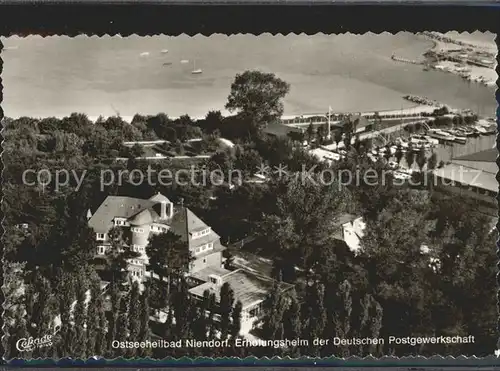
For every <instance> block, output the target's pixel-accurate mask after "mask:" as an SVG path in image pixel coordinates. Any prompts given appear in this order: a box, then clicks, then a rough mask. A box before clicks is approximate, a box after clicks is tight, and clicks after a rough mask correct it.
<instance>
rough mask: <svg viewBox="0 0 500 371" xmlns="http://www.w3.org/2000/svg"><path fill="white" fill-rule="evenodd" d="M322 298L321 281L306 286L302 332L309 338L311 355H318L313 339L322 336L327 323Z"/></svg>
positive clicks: (323, 291) (322, 288)
mask: <svg viewBox="0 0 500 371" xmlns="http://www.w3.org/2000/svg"><path fill="white" fill-rule="evenodd" d="M324 299H325V286H324V285H323V284H322V283H319V282H316V283H313V284H309V285H308V286H307V287H306V299H305V303H304V305H305V309H304V311H303V313H304V315H305V318H304V319H305V324H304V332H305V334H307V337H308V339H309V344H310V347H309V352H310V354H311V355H312V356H318V355H319V353H320V349H319V348H318V346H317V345H313V341H314V339H318V338H322V337H323V332H324V331H325V326H326V323H327V322H326V321H327V317H326V313H327V312H326V310H325V302H324Z"/></svg>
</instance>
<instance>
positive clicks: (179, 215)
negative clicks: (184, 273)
mask: <svg viewBox="0 0 500 371" xmlns="http://www.w3.org/2000/svg"><path fill="white" fill-rule="evenodd" d="M170 227H171V231H172V232H174V233H175V234H177V235H179V236H180V237H181V241H184V242H187V243H188V245H189V248H194V247H197V246H200V245H203V244H206V243H207V242H210V241H214V240H216V239H218V238H220V237H219V235H218V234H217V233H215V232H214V231H211V232H210V234H208V235H206V236H203V237H202V238H197V239H194V240H193V239H192V238H191V234H192V233H194V232H199V231H202V230H204V229H207V228H209V226H208V225H206V224H205V222H203V221H202V220H201V219H200V218H198V217H197V216H196V215H195V214H194V213H193V212H192V211H191V210H189V209H188V208H187V207H180V208H179V209H177V210H176V211H175V212H174V216H173V218H172V221H171V223H170Z"/></svg>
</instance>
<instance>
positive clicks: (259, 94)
mask: <svg viewBox="0 0 500 371" xmlns="http://www.w3.org/2000/svg"><path fill="white" fill-rule="evenodd" d="M289 91H290V85H289V84H288V83H286V82H285V81H283V80H281V79H280V78H278V77H276V76H275V75H274V74H272V73H264V72H260V71H245V72H244V73H242V74H237V75H236V77H235V79H234V82H233V83H232V84H231V93H230V94H229V97H228V101H227V103H226V109H228V110H229V111H230V112H233V111H235V110H239V111H240V114H242V115H243V116H247V117H250V118H251V119H252V120H253V121H254V123H255V124H257V125H263V124H267V123H269V122H271V121H273V120H276V119H279V118H280V117H281V115H282V114H283V102H282V99H283V98H284V97H285V96H286V94H287V93H288V92H289Z"/></svg>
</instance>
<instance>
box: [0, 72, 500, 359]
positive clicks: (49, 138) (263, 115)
mask: <svg viewBox="0 0 500 371" xmlns="http://www.w3.org/2000/svg"><path fill="white" fill-rule="evenodd" d="M289 89H290V87H289V85H288V84H287V83H286V82H284V81H282V80H280V79H279V78H277V77H276V76H274V75H273V74H264V73H260V72H257V71H247V72H244V73H242V74H239V75H237V76H236V78H235V80H234V83H233V84H232V86H231V94H230V96H229V97H228V102H227V108H228V109H229V110H231V111H232V112H234V115H232V116H228V117H223V116H222V115H221V114H220V112H209V113H208V114H207V116H206V118H205V119H203V120H196V121H195V120H192V119H191V118H190V117H189V116H187V115H186V116H183V117H180V118H177V119H171V118H169V117H168V116H167V115H166V114H158V115H154V116H144V115H139V114H138V115H136V116H135V117H134V118H133V120H132V122H131V123H127V122H125V121H123V120H122V119H121V118H120V117H109V118H100V119H99V120H97V121H96V122H91V121H90V120H89V119H88V118H87V116H86V115H85V114H81V113H74V114H72V115H70V116H68V117H65V118H53V117H52V118H51V117H49V118H41V119H40V118H29V117H22V118H18V119H9V118H4V120H3V127H4V130H3V136H4V142H3V146H4V154H3V162H4V172H3V180H4V182H3V192H4V199H3V203H2V208H3V209H2V210H3V213H4V216H5V219H4V223H3V227H4V230H5V233H4V235H3V245H4V295H5V303H4V309H5V311H4V315H3V321H4V326H5V327H4V329H5V333H6V336H4V338H3V346H4V348H5V350H6V358H15V357H22V358H30V357H34V358H36V357H56V358H60V357H68V356H71V357H76V358H82V359H86V358H89V357H95V356H98V357H106V358H115V357H126V358H131V357H145V356H150V357H154V358H164V357H167V356H172V357H182V356H185V355H186V356H189V357H195V356H210V357H218V356H238V357H244V356H250V355H253V356H257V357H260V356H273V355H279V356H285V355H289V356H291V357H297V356H300V355H307V356H321V357H325V356H330V355H335V356H341V357H346V356H349V355H359V356H365V355H368V354H371V355H373V356H376V357H379V356H382V355H395V356H405V355H417V354H418V355H424V356H431V355H435V354H441V355H453V356H458V355H462V354H463V355H476V356H485V355H489V354H492V353H493V352H494V350H495V349H496V348H497V339H498V334H497V319H498V312H497V298H496V297H497V296H496V294H497V283H496V274H497V268H496V262H497V260H498V259H497V256H496V253H495V246H496V233H492V232H491V229H492V226H491V220H490V219H491V218H489V217H487V216H485V215H483V214H481V213H479V212H476V211H475V210H474V209H471V207H470V205H469V203H467V202H464V200H463V199H462V198H458V197H456V196H444V195H441V194H438V193H437V192H435V191H434V190H433V189H432V187H430V188H429V187H424V186H422V187H419V186H412V187H408V186H400V185H397V184H395V183H394V182H392V181H391V179H390V178H389V180H388V181H383V182H382V181H381V182H379V183H378V185H377V186H373V185H371V184H363V183H361V184H352V185H350V184H347V185H339V183H338V182H330V184H328V185H323V184H321V182H319V184H316V183H310V182H309V183H308V182H305V183H304V182H301V181H299V180H298V179H299V178H298V177H290V178H287V179H279V178H277V177H274V176H271V179H269V181H268V182H265V183H262V184H255V183H243V184H241V185H239V186H237V187H235V188H234V189H230V187H220V186H219V187H214V186H211V185H207V186H178V185H176V184H175V183H174V184H172V185H170V186H163V185H157V186H151V185H150V184H147V183H144V184H140V185H135V184H131V183H125V184H122V185H121V186H118V185H110V186H109V187H107V188H106V190H105V191H104V192H102V191H101V190H100V184H99V181H100V179H99V174H100V171H101V170H103V169H111V170H112V171H116V172H118V171H120V170H125V169H143V170H146V169H147V168H148V167H152V168H154V169H157V170H159V169H165V168H168V169H175V168H176V167H182V166H185V164H179V163H176V162H174V161H172V160H170V159H162V160H159V161H154V162H147V161H143V160H137V159H136V157H138V156H139V155H140V154H141V153H142V150H143V149H142V148H141V147H140V146H134V147H132V148H129V147H125V146H124V145H123V142H125V141H140V140H156V139H164V140H169V141H172V142H173V143H183V142H184V141H186V140H188V139H191V138H202V139H203V142H204V143H205V144H206V149H207V151H211V152H212V155H211V157H210V159H208V160H206V161H203V162H202V163H197V164H196V166H206V167H208V168H210V169H213V168H219V169H223V170H228V171H229V170H231V169H240V170H242V171H243V173H244V174H246V175H251V174H253V173H254V172H255V169H256V167H257V166H258V165H260V164H262V163H266V164H268V165H270V166H275V165H276V166H277V165H279V164H284V165H286V166H287V168H288V171H290V172H292V173H299V172H300V171H301V169H302V168H303V166H304V165H306V167H307V168H311V167H313V166H315V171H314V174H313V175H312V176H313V177H317V176H319V173H320V172H321V171H322V170H324V169H325V168H328V167H329V166H331V168H333V169H335V170H342V169H349V170H352V171H353V172H354V171H358V172H359V171H360V172H361V173H363V172H367V171H373V170H374V171H375V172H376V174H381V173H382V170H384V169H385V168H386V167H387V164H386V163H384V161H382V160H380V161H377V162H372V161H371V160H370V159H369V158H368V152H369V148H370V143H367V142H360V141H355V142H354V144H352V141H351V136H352V135H353V134H352V133H351V132H349V129H346V132H345V133H343V136H342V138H348V139H347V140H345V144H346V151H347V155H346V156H345V158H344V159H342V160H341V161H338V162H335V163H333V164H332V165H327V164H325V163H323V162H320V161H319V160H318V159H317V158H316V157H314V156H311V155H310V154H309V153H308V152H307V151H306V150H304V149H303V148H301V146H299V142H301V140H302V139H303V138H293V137H292V138H269V137H267V136H265V135H264V134H263V133H262V128H263V127H264V126H265V125H266V123H269V122H272V121H274V120H277V119H278V118H279V117H280V116H281V114H282V112H283V104H282V99H283V97H284V96H285V95H286V94H287V93H288V91H289ZM248 97H252V99H248ZM262 101H265V102H269V104H266V105H262V104H259V102H262ZM347 127H349V125H347ZM217 138H226V139H230V140H231V141H233V142H234V143H235V144H236V145H235V147H233V148H231V149H227V148H222V147H220V146H219V145H218V144H217V143H218V142H217V141H216V139H217ZM408 153H409V152H407V153H406V155H405V156H406V157H408V159H407V161H420V162H421V163H422V164H425V163H427V167H426V168H425V169H424V166H423V165H422V166H420V165H419V167H420V171H421V173H424V172H429V171H430V170H432V168H433V167H435V166H436V163H437V159H436V158H435V157H432V158H429V159H422V158H420V159H419V157H418V156H419V155H418V154H417V152H415V153H411V154H410V155H409V154H408ZM119 156H121V157H127V158H128V160H127V161H125V162H123V161H122V162H119V161H115V159H116V157H119ZM401 157H402V156H401ZM401 157H400V158H401ZM429 163H430V164H431V165H429ZM26 169H35V170H39V169H49V170H50V171H55V170H57V169H66V170H68V171H75V172H82V171H83V170H86V171H87V175H86V178H85V182H84V183H83V185H82V186H81V187H80V188H79V189H78V191H76V190H75V187H74V186H75V184H70V185H69V186H68V187H66V188H63V189H59V190H56V189H54V188H53V187H52V186H51V184H49V185H47V186H43V187H41V186H28V185H26V184H25V182H24V181H23V172H24V171H25V170H26ZM156 192H161V193H162V194H164V195H166V196H167V197H168V198H169V199H171V200H173V201H176V202H178V201H179V200H181V199H182V200H183V203H184V204H185V205H186V206H187V207H189V208H190V209H191V210H192V211H193V212H194V213H195V214H196V215H198V216H199V217H200V218H201V219H202V220H204V221H205V222H206V223H207V225H209V226H211V227H212V229H213V230H215V231H216V232H217V233H218V234H219V235H220V236H221V238H222V241H223V242H224V243H227V244H230V242H231V241H238V240H240V239H242V238H244V237H246V236H249V235H254V236H257V238H258V241H259V244H258V246H257V247H253V249H254V250H253V252H254V253H256V254H258V255H260V256H263V257H266V258H269V259H271V260H272V261H273V271H272V273H271V274H272V276H273V278H274V279H275V280H276V282H277V283H276V284H275V285H274V287H273V289H272V290H271V291H270V292H269V297H268V300H267V301H266V302H265V313H264V316H263V317H262V319H261V322H260V323H259V324H257V325H256V330H255V334H256V335H257V336H258V337H259V338H262V339H296V338H301V339H315V338H333V337H341V338H353V337H358V338H359V337H370V338H375V337H382V338H388V337H389V336H401V337H407V336H441V335H443V336H456V335H461V336H469V335H473V336H474V337H475V342H474V343H470V344H426V345H418V346H410V345H394V346H389V345H387V344H385V345H383V346H357V345H356V346H334V345H332V344H329V345H326V346H323V347H318V346H313V345H312V341H311V342H310V345H309V346H308V347H297V348H291V347H289V348H267V347H255V348H241V347H235V346H230V347H228V348H221V349H213V348H212V349H203V348H200V349H191V348H190V349H115V348H113V347H112V345H111V343H112V340H114V339H119V340H120V341H124V340H127V339H129V340H133V341H136V340H137V341H143V340H146V339H157V338H161V339H168V340H178V339H186V338H190V339H198V340H206V339H212V338H214V337H218V338H220V339H229V341H230V344H234V342H235V339H237V338H238V337H239V336H240V335H239V330H240V320H241V318H240V316H241V304H239V303H238V302H235V299H234V295H233V292H232V290H231V287H230V286H229V285H224V286H223V287H222V288H221V294H220V297H221V299H220V302H219V303H216V301H215V298H214V296H213V295H210V294H209V293H208V292H207V293H206V295H205V297H204V298H203V300H201V301H195V300H194V299H193V298H192V297H191V296H190V295H189V293H188V292H187V290H188V283H187V282H186V281H185V279H184V278H183V277H184V275H183V272H184V271H185V270H186V265H187V262H188V261H189V259H190V257H189V256H188V254H186V252H185V250H184V249H183V248H182V246H181V244H180V243H179V241H178V240H177V239H176V238H175V236H172V235H171V234H169V233H167V234H165V235H160V237H158V238H155V239H151V241H150V243H149V245H148V248H147V249H148V255H151V256H150V257H151V264H150V266H149V267H148V269H149V270H151V271H153V272H155V273H156V274H158V275H160V276H161V277H166V278H167V281H168V282H169V284H168V285H166V284H165V283H164V281H163V280H154V279H153V280H151V281H148V282H145V284H144V289H142V290H141V288H140V287H139V285H137V284H131V283H130V282H129V281H128V279H127V277H126V275H125V274H123V267H124V266H126V259H129V258H130V257H131V256H132V255H131V254H132V253H131V252H130V251H124V252H123V251H118V249H112V250H113V252H112V253H111V256H110V257H109V259H108V260H107V261H105V262H101V263H102V264H104V265H105V266H106V271H107V272H108V273H109V275H108V277H107V279H106V280H105V281H106V282H107V286H106V287H104V288H103V287H102V281H103V277H102V276H100V275H99V274H98V272H97V270H96V264H97V263H98V262H96V260H95V251H96V241H95V233H93V231H92V230H90V228H89V227H88V225H87V219H86V213H87V210H88V209H92V210H95V209H96V207H97V206H99V205H100V204H101V203H102V201H103V200H104V199H105V197H106V196H107V195H126V196H132V197H137V198H149V197H150V196H151V195H153V194H155V193H156ZM345 213H348V214H353V215H358V216H362V217H363V220H364V221H365V223H366V229H365V233H364V236H363V238H362V240H361V250H360V251H359V253H357V254H354V253H353V252H352V251H350V250H349V249H348V248H347V247H346V245H345V244H343V243H341V242H339V240H338V239H334V238H332V233H333V229H334V228H335V221H336V220H338V218H339V217H340V216H341V215H342V214H345ZM25 224H27V228H24V227H22V228H21V227H20V225H25ZM115 235H116V238H113V240H114V241H115V242H116V245H118V244H119V243H120V241H122V240H123V238H124V237H123V236H120V235H119V233H116V234H115ZM162 246H163V247H165V246H166V248H160V247H162ZM422 246H426V247H427V250H425V251H423V249H422ZM233 253H235V252H232V251H231V249H229V253H228V254H227V264H228V265H229V266H230V265H231V264H232V254H233ZM280 281H283V282H286V283H289V284H291V285H293V290H292V291H290V292H282V291H281V290H280V289H279V285H278V283H279V282H280ZM160 313H164V314H165V320H164V321H163V322H162V321H156V320H153V319H152V318H156V316H157V315H159V314H160ZM216 317H217V318H216ZM47 333H55V335H54V338H55V340H54V346H53V347H46V348H35V349H32V350H31V351H25V352H20V351H19V350H18V349H17V348H16V342H17V341H18V340H19V339H21V338H27V337H30V336H31V337H33V338H37V337H42V336H43V335H45V334H47Z"/></svg>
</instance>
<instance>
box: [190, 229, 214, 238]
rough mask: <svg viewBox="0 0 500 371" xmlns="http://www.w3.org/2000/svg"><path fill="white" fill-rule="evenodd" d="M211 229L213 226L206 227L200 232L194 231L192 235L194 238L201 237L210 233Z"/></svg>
mask: <svg viewBox="0 0 500 371" xmlns="http://www.w3.org/2000/svg"><path fill="white" fill-rule="evenodd" d="M210 231H211V228H207V229H204V230H202V231H199V232H194V233H193V234H192V237H193V238H200V237H203V236H206V235H208V234H210Z"/></svg>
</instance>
